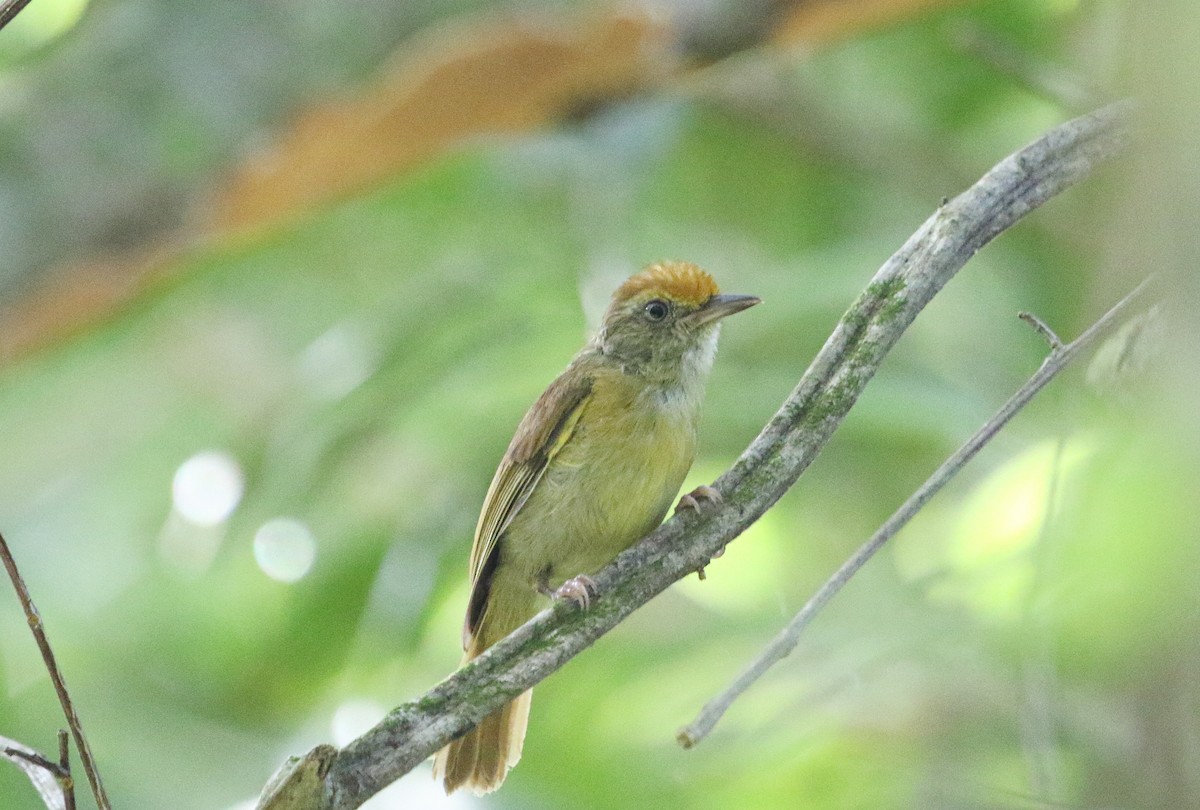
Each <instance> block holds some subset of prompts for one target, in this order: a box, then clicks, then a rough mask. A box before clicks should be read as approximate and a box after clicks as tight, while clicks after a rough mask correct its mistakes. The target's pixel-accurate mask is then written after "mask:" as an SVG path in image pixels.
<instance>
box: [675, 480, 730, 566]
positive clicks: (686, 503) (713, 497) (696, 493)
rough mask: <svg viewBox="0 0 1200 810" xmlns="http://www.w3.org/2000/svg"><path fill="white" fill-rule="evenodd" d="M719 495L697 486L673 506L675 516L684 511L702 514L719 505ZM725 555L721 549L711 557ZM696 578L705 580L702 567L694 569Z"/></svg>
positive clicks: (709, 489) (704, 487)
mask: <svg viewBox="0 0 1200 810" xmlns="http://www.w3.org/2000/svg"><path fill="white" fill-rule="evenodd" d="M721 500H722V498H721V493H720V492H717V491H716V490H715V489H713V488H712V487H709V486H703V485H702V486H698V487H696V488H695V489H693V490H692V491H691V492H689V493H687V494H686V495H684V496H683V497H682V498H680V499H679V503H677V504H675V514H677V515H678V514H679V513H680V512H682V511H683V510H684V509H691V510H692V511H693V512H695V513H696V514H702V513H703V511H704V509H705V508H706V507H713V506H716V505H717V504H719V503H721ZM724 553H725V549H724V548H721V549H720V550H718V551H717V553H716V554H714V555H713V559H714V560H715V559H716V558H717V557H720V556H721V555H722V554H724ZM696 576H697V577H699V578H700V579H702V580H703V579H707V578H708V577H706V576H705V575H704V566H703V565H702V566H700V567H699V568H697V569H696Z"/></svg>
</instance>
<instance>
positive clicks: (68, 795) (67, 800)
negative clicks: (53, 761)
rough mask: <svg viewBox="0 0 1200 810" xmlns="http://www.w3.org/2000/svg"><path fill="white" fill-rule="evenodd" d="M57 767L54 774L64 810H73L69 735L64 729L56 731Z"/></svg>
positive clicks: (73, 783) (73, 792) (73, 789)
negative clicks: (57, 770) (61, 793)
mask: <svg viewBox="0 0 1200 810" xmlns="http://www.w3.org/2000/svg"><path fill="white" fill-rule="evenodd" d="M58 767H59V770H60V772H59V773H57V774H55V777H57V779H58V786H59V787H61V788H62V792H63V804H64V810H75V779H74V777H72V776H71V735H70V734H69V733H68V732H67V730H66V729H65V728H60V729H59V730H58Z"/></svg>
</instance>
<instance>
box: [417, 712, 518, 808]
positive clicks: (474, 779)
mask: <svg viewBox="0 0 1200 810" xmlns="http://www.w3.org/2000/svg"><path fill="white" fill-rule="evenodd" d="M532 695H533V691H532V690H530V691H528V692H525V693H524V694H522V695H520V696H519V697H517V699H516V700H514V701H513V702H512V703H509V704H508V705H506V706H504V707H503V708H502V709H500V711H498V712H495V713H494V714H489V715H488V716H487V717H485V718H483V720H481V721H480V723H479V725H477V726H476V727H475V728H473V729H471V730H470V731H468V732H467V733H466V734H464V735H463V736H462V737H459V738H458V739H457V740H454V741H453V742H452V743H450V744H449V745H447V746H446V747H445V748H443V749H442V750H441V751H438V754H437V757H436V758H435V759H434V761H433V778H434V779H441V780H442V782H443V784H444V785H445V787H446V793H452V792H454V791H455V790H457V789H458V788H460V787H466V788H469V789H470V790H471V791H472V792H474V793H475V794H477V795H480V794H484V793H491V792H492V791H493V790H495V789H496V788H498V787H500V785H501V784H503V782H504V777H505V776H507V775H508V769H509V768H511V767H512V766H514V765H516V764H517V761H518V760H520V759H521V745H522V744H523V743H524V742H525V726H526V725H527V724H528V722H529V699H530V697H531V696H532Z"/></svg>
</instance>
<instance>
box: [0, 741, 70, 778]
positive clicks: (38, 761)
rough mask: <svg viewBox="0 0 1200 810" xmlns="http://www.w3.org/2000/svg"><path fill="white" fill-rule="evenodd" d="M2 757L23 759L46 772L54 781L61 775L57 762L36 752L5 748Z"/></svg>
mask: <svg viewBox="0 0 1200 810" xmlns="http://www.w3.org/2000/svg"><path fill="white" fill-rule="evenodd" d="M4 755H5V756H6V757H17V758H18V759H23V760H25V761H26V762H28V763H30V764H32V765H36V766H38V767H39V768H41V769H42V770H43V771H46V772H48V773H49V774H50V775H51V776H53V777H54V778H55V779H58V777H59V776H61V775H62V771H61V770H60V768H59V766H58V763H57V762H51V761H50V760H48V759H46V758H45V757H44V756H42V755H41V754H39V753H38V752H37V751H22V750H21V749H20V748H5V749H4Z"/></svg>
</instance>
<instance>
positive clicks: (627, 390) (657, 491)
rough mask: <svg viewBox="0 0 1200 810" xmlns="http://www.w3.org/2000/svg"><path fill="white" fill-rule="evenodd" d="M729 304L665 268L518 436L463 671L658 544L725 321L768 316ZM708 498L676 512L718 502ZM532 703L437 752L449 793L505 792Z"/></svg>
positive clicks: (488, 516) (479, 541)
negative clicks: (616, 565) (618, 561)
mask: <svg viewBox="0 0 1200 810" xmlns="http://www.w3.org/2000/svg"><path fill="white" fill-rule="evenodd" d="M759 301H760V299H758V298H756V297H754V296H752V295H721V294H720V292H719V291H718V289H717V285H716V283H715V282H714V281H713V279H712V277H711V276H709V275H708V273H705V272H704V271H703V270H701V269H700V268H698V267H696V266H695V265H693V264H688V263H686V262H661V263H658V264H654V265H651V266H649V267H647V268H646V269H645V270H643V271H642V272H640V273H638V274H637V275H634V276H632V277H630V278H629V279H628V280H626V281H625V283H623V284H622V285H621V286H620V287H618V288H617V290H616V292H614V293H613V297H612V302H611V304H609V307H608V310H607V312H606V313H605V315H604V321H603V323H602V325H601V327H600V330H599V332H597V334H596V335H595V337H593V338H592V339H591V340H590V341H588V343H587V345H585V346H584V347H583V349H582V350H580V352H579V354H577V355H575V358H574V359H573V360H571V363H570V365H568V366H567V369H566V371H564V372H563V373H562V374H561V375H560V376H559V377H558V379H556V380H555V381H554V382H552V383H550V387H549V388H547V389H546V391H545V392H544V393H543V394H542V395H541V397H539V398H538V400H537V402H535V403H534V404H533V407H532V408H530V409H529V412H528V413H526V414H525V417H524V418H523V419H522V420H521V423H520V425H518V426H517V433H516V435H515V436H513V439H512V442H511V443H510V444H509V446H508V450H507V451H506V452H505V454H504V458H503V459H502V460H501V462H500V467H499V469H497V470H496V475H495V477H494V478H493V479H492V484H491V487H489V488H488V492H487V497H486V498H485V499H484V502H483V511H482V513H481V514H480V516H479V523H478V525H477V526H476V529H475V542H474V545H473V546H472V547H471V563H470V574H471V595H470V599H469V601H468V605H467V616H466V621H465V622H464V625H463V649H464V650H465V651H466V654H465V656H464V658H463V661H464V663H465V662H466V661H470V660H471V659H472V658H475V657H477V656H479V655H480V654H481V653H482V652H483V651H484V650H486V649H487V648H488V647H490V646H492V645H493V644H495V643H496V642H497V641H499V640H500V639H502V638H504V637H505V636H506V635H508V634H509V633H511V632H512V631H513V630H515V629H516V628H517V627H519V626H521V625H522V624H524V623H525V622H526V621H528V620H529V619H530V618H532V617H533V616H534V614H535V613H537V611H538V610H539V608H540V607H542V606H543V605H544V600H545V599H546V598H547V597H559V598H569V599H572V600H574V601H577V602H579V603H580V604H581V605H582V606H583V607H586V606H587V603H588V601H589V599H590V597H591V595H592V594H591V591H592V589H593V588H594V583H592V581H591V579H590V578H589V577H588V574H592V573H595V572H596V571H598V570H600V569H601V568H603V567H604V566H605V565H606V564H607V563H609V562H611V561H612V560H613V558H615V557H616V556H617V554H619V553H620V552H622V551H624V550H625V549H627V548H629V547H630V546H631V545H633V544H634V543H635V542H636V541H638V540H639V539H641V538H642V537H644V536H645V535H647V534H649V533H650V532H651V531H652V530H653V529H654V528H655V527H657V526H658V524H659V523H661V522H662V519H663V516H664V515H666V513H667V509H668V508H669V507H670V506H671V502H672V501H673V500H674V498H675V495H676V494H677V493H678V492H679V487H680V484H682V483H683V478H684V476H685V475H686V474H687V471H688V468H689V467H691V465H692V459H693V458H694V456H695V452H696V433H697V427H698V424H699V421H700V402H701V399H702V397H703V393H704V383H705V379H706V378H707V377H708V372H709V370H710V369H711V368H712V364H713V359H714V358H715V356H716V352H717V335H718V332H719V331H720V321H721V319H722V318H724V317H725V316H726V315H732V314H733V313H735V312H740V311H742V310H744V309H746V308H748V307H752V306H754V305H755V304H757V303H759ZM715 496H716V492H715V490H712V489H710V488H708V487H701V488H699V489H698V490H697V491H696V492H694V493H691V494H690V495H686V496H684V500H683V501H681V505H687V506H691V507H693V508H695V507H697V499H698V498H699V499H705V498H706V499H710V500H711V499H713V498H714V497H715ZM530 694H531V693H530V692H525V693H524V694H523V695H521V696H520V697H518V698H517V699H516V700H514V701H512V702H511V703H509V704H508V705H507V706H504V707H503V708H502V709H500V710H499V711H497V712H495V713H494V714H491V715H489V716H487V717H485V718H484V719H483V720H482V721H481V722H480V723H479V725H478V726H476V727H475V728H474V729H473V730H471V731H469V732H467V734H465V735H464V736H462V737H460V738H458V739H457V740H454V741H453V742H451V743H450V744H449V745H447V746H446V747H445V748H443V749H442V750H441V751H439V752H438V755H437V757H436V759H435V760H434V770H433V773H434V778H435V779H441V780H442V781H443V784H444V786H445V788H446V792H447V793H452V792H454V791H455V790H457V789H458V788H460V787H464V786H465V787H467V788H469V789H471V790H472V791H473V792H475V793H476V794H483V793H489V792H491V791H493V790H495V789H496V788H498V787H500V785H501V783H502V782H503V781H504V778H505V776H506V775H507V774H508V770H509V769H510V768H511V767H512V766H514V765H516V764H517V761H518V760H519V759H520V758H521V745H522V743H523V742H524V740H525V727H526V724H527V722H528V718H529V699H530Z"/></svg>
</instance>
